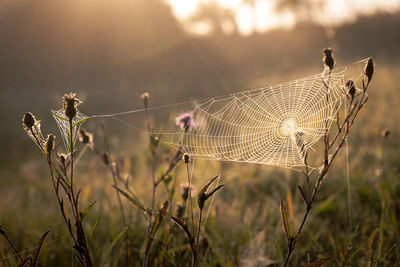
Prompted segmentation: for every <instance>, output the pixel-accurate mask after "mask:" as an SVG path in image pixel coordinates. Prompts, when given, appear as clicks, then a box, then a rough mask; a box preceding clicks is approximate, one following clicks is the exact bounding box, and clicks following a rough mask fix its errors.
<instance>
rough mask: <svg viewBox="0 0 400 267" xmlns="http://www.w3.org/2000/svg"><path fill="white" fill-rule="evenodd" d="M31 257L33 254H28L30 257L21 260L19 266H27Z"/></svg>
mask: <svg viewBox="0 0 400 267" xmlns="http://www.w3.org/2000/svg"><path fill="white" fill-rule="evenodd" d="M31 259H32V257H31V256H28V257H26V258H24V259H23V260H22V261H20V263H18V266H17V267H23V266H25V264H26V263H27V262H28V261H29V260H31Z"/></svg>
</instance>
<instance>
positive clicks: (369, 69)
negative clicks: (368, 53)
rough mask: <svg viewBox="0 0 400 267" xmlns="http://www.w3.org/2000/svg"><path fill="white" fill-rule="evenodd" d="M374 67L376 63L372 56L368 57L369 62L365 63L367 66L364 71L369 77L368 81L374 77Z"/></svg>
mask: <svg viewBox="0 0 400 267" xmlns="http://www.w3.org/2000/svg"><path fill="white" fill-rule="evenodd" d="M374 68H375V64H374V62H373V60H372V58H368V60H367V63H365V67H364V73H365V75H366V76H367V78H368V83H369V82H370V81H371V79H372V75H373V74H374Z"/></svg>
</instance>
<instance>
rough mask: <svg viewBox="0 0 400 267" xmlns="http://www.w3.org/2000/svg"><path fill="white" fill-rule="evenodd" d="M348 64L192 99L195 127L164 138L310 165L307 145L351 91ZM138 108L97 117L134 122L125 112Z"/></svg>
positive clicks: (222, 155) (246, 158)
mask: <svg viewBox="0 0 400 267" xmlns="http://www.w3.org/2000/svg"><path fill="white" fill-rule="evenodd" d="M345 70H346V69H345V68H339V69H336V70H333V71H332V72H330V71H329V70H325V71H324V72H322V73H319V74H316V75H312V76H309V77H306V78H302V79H298V80H294V81H290V82H285V83H281V84H277V85H274V86H268V87H264V88H259V89H254V90H248V91H242V92H238V93H234V94H229V95H225V96H220V97H213V98H210V99H205V100H201V101H196V102H190V105H191V106H192V107H191V108H190V110H191V112H190V115H191V120H192V121H190V122H189V123H188V125H189V126H190V127H186V128H185V127H183V128H182V129H180V130H179V131H177V132H168V133H167V132H164V133H163V132H161V140H162V141H164V142H165V143H167V144H169V145H171V146H173V147H175V148H176V149H180V150H182V152H184V153H187V154H188V155H190V156H191V157H193V158H195V159H209V160H221V161H235V162H246V163H258V164H266V165H274V166H279V167H285V168H296V167H301V166H305V164H306V163H305V157H306V153H307V151H308V150H309V149H310V148H311V147H312V146H313V145H314V144H315V143H316V142H317V141H318V140H320V138H321V137H322V136H324V135H325V133H326V130H327V129H328V130H329V127H330V125H331V124H332V122H333V121H334V120H335V119H336V113H337V111H338V109H339V108H340V105H341V103H342V100H343V98H344V97H345V95H346V93H345V91H344V74H345ZM175 105H178V104H175ZM171 106H173V105H166V106H161V107H154V109H157V108H164V107H171ZM138 111H143V110H133V111H128V112H122V113H116V114H108V115H97V116H93V117H94V118H95V117H113V118H115V119H117V120H118V121H120V122H123V123H126V124H128V125H129V123H128V122H127V121H125V120H124V119H123V116H126V115H127V114H131V113H136V112H138ZM135 128H136V127H135Z"/></svg>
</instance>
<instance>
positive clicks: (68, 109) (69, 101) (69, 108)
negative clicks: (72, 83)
mask: <svg viewBox="0 0 400 267" xmlns="http://www.w3.org/2000/svg"><path fill="white" fill-rule="evenodd" d="M80 103H82V102H81V101H80V100H79V99H78V98H77V97H76V94H75V93H69V94H64V96H63V109H64V113H65V116H67V117H68V118H69V119H70V120H72V119H73V118H74V117H75V116H76V107H77V106H78V105H79V104H80Z"/></svg>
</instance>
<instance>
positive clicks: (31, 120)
mask: <svg viewBox="0 0 400 267" xmlns="http://www.w3.org/2000/svg"><path fill="white" fill-rule="evenodd" d="M35 122H36V119H35V116H33V114H32V113H30V112H27V113H25V115H24V117H23V119H22V123H23V125H24V126H25V127H26V128H27V129H29V130H30V129H32V127H33V126H34V125H35Z"/></svg>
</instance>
